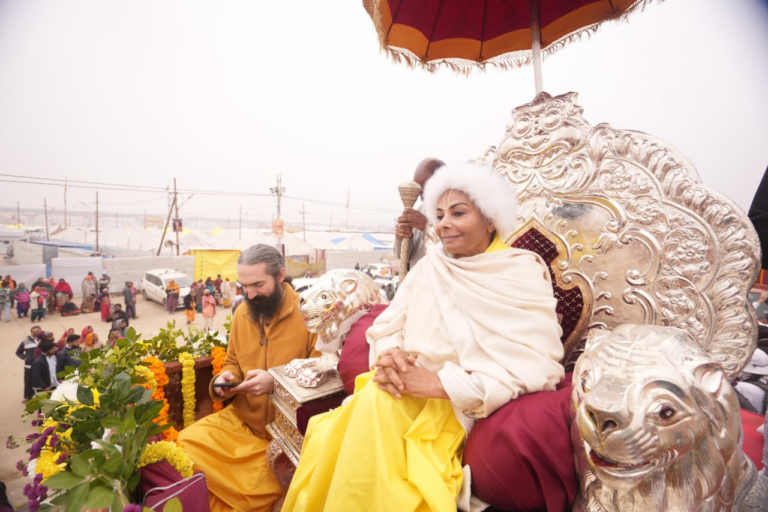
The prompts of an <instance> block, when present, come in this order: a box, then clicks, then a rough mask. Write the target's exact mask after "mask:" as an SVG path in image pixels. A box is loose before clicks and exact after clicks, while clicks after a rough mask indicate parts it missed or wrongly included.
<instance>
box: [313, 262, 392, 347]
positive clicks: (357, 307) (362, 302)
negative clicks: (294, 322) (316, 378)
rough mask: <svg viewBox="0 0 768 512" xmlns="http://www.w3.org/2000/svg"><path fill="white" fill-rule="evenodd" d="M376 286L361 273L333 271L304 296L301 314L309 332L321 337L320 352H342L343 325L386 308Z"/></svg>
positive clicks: (319, 341) (369, 278)
mask: <svg viewBox="0 0 768 512" xmlns="http://www.w3.org/2000/svg"><path fill="white" fill-rule="evenodd" d="M386 303H387V302H386V300H384V299H382V297H381V294H380V293H379V289H378V287H377V286H376V283H374V282H373V279H371V277H370V276H368V275H367V274H364V273H363V272H360V271H357V270H331V271H330V272H326V273H325V274H324V275H323V276H322V277H321V278H320V279H318V281H317V283H315V285H314V286H313V287H312V288H310V289H309V290H307V291H305V292H303V293H302V294H301V305H300V306H299V310H300V311H301V314H302V316H303V319H304V323H305V324H306V326H307V330H308V331H309V332H315V333H318V335H319V336H318V338H319V339H318V344H317V347H318V349H319V350H323V351H324V352H334V351H336V350H339V349H340V348H341V340H340V339H339V336H340V334H343V333H341V331H340V327H341V324H342V323H343V322H344V321H345V320H347V319H350V318H351V317H352V316H353V315H355V314H356V313H361V312H366V311H370V309H371V307H372V306H373V305H375V304H386Z"/></svg>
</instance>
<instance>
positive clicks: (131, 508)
mask: <svg viewBox="0 0 768 512" xmlns="http://www.w3.org/2000/svg"><path fill="white" fill-rule="evenodd" d="M123 512H141V506H140V505H136V504H134V503H131V504H130V505H126V506H124V507H123Z"/></svg>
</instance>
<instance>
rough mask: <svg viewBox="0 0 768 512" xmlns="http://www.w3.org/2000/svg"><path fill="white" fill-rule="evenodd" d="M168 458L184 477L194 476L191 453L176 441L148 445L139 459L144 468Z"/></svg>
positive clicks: (141, 466) (140, 465)
mask: <svg viewBox="0 0 768 512" xmlns="http://www.w3.org/2000/svg"><path fill="white" fill-rule="evenodd" d="M161 460H167V461H168V463H169V464H170V465H171V466H173V467H174V468H176V471H178V472H179V474H180V475H181V476H182V477H184V478H189V477H191V476H192V473H193V471H192V460H191V459H190V458H189V455H187V453H186V452H185V451H184V450H183V449H182V448H181V447H180V446H179V445H177V444H176V443H172V442H169V441H158V442H156V443H152V444H150V445H148V446H147V448H146V449H145V450H144V453H142V454H141V458H140V459H139V467H140V468H143V467H144V466H148V465H150V464H154V463H155V462H160V461H161Z"/></svg>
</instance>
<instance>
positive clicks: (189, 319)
mask: <svg viewBox="0 0 768 512" xmlns="http://www.w3.org/2000/svg"><path fill="white" fill-rule="evenodd" d="M184 312H185V313H186V314H187V322H194V321H195V310H194V309H185V310H184Z"/></svg>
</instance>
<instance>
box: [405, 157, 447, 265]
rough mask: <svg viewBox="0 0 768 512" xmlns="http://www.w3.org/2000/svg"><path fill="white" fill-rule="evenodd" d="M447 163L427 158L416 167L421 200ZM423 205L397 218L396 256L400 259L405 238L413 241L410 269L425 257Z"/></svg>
mask: <svg viewBox="0 0 768 512" xmlns="http://www.w3.org/2000/svg"><path fill="white" fill-rule="evenodd" d="M444 165H445V163H444V162H443V161H442V160H438V159H436V158H427V159H425V160H422V161H421V162H420V163H419V165H417V166H416V171H415V172H414V173H413V181H415V182H416V183H418V184H419V185H421V189H422V193H421V199H422V201H423V200H424V188H425V187H426V185H427V182H428V181H429V179H430V178H431V177H432V176H433V175H434V174H435V171H437V170H438V169H440V168H441V167H443V166H444ZM423 210H424V208H423V203H422V206H420V207H419V208H413V209H409V210H405V211H404V212H403V214H402V215H400V217H398V218H397V225H396V226H395V256H396V257H397V258H400V246H401V244H400V242H401V241H402V240H403V239H404V238H410V239H411V248H410V259H409V260H408V269H409V270H410V269H412V268H413V267H414V266H416V263H418V262H419V260H420V259H421V258H423V257H424V247H425V240H424V231H425V230H426V229H427V217H426V215H425V212H424V211H423Z"/></svg>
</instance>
